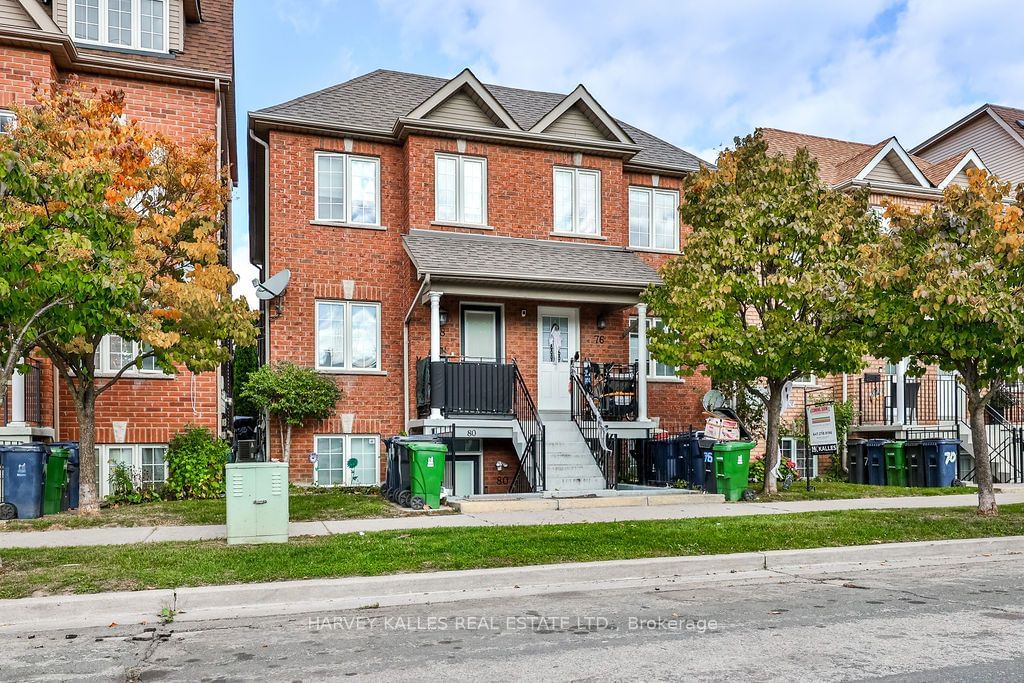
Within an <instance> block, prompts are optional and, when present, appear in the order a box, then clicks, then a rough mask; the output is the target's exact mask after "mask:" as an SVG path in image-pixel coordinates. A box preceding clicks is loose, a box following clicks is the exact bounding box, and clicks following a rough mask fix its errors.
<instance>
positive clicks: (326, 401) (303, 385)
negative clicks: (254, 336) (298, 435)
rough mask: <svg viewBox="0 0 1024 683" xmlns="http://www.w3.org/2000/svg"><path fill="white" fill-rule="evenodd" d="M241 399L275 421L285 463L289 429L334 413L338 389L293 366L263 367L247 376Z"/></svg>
mask: <svg viewBox="0 0 1024 683" xmlns="http://www.w3.org/2000/svg"><path fill="white" fill-rule="evenodd" d="M242 398H244V399H246V400H248V401H251V402H252V405H253V406H255V407H256V408H257V409H258V410H261V411H263V410H265V411H267V414H268V415H269V416H270V417H272V418H275V419H276V420H277V426H278V436H279V437H280V439H281V453H282V456H283V458H284V461H285V462H289V459H290V457H291V448H292V427H299V428H301V427H304V426H305V423H306V420H323V419H326V418H328V417H330V416H331V415H333V414H334V407H335V405H336V404H337V402H338V401H339V400H340V399H341V390H340V389H338V385H337V384H335V383H334V380H332V379H331V378H329V377H324V376H323V375H318V374H317V373H316V371H315V370H313V369H312V368H304V367H301V366H298V365H295V364H294V363H287V362H283V363H278V364H276V365H264V366H262V367H260V368H259V369H258V370H256V371H254V372H252V373H251V374H250V375H249V379H248V380H247V381H246V383H245V387H244V388H243V389H242Z"/></svg>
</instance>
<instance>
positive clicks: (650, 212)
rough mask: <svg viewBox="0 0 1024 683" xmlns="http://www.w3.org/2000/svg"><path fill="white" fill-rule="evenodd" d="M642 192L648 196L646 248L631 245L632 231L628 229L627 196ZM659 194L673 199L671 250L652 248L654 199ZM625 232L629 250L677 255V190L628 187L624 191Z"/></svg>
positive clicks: (637, 186)
mask: <svg viewBox="0 0 1024 683" xmlns="http://www.w3.org/2000/svg"><path fill="white" fill-rule="evenodd" d="M634 191H636V192H644V193H646V194H647V195H649V200H648V202H647V231H648V232H647V242H648V246H646V247H645V246H641V245H638V244H633V231H632V230H630V229H629V225H628V223H629V194H630V193H631V192H634ZM659 194H668V195H672V196H673V197H674V198H675V204H676V210H675V226H674V229H673V231H672V238H673V243H674V246H673V247H672V248H671V249H666V248H664V247H656V246H654V211H655V209H654V197H655V196H656V195H659ZM626 223H627V226H626V230H627V232H628V233H629V237H628V239H629V248H630V249H634V250H636V251H653V252H657V253H662V254H678V253H679V190H670V189H667V188H663V187H643V186H640V185H630V186H629V187H628V188H627V190H626Z"/></svg>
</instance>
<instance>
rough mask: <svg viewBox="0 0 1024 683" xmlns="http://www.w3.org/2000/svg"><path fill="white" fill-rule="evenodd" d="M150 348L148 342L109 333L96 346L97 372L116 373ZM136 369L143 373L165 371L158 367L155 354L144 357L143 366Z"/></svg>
mask: <svg viewBox="0 0 1024 683" xmlns="http://www.w3.org/2000/svg"><path fill="white" fill-rule="evenodd" d="M150 349H151V347H150V346H149V345H148V344H140V343H139V342H135V341H129V340H127V339H122V338H121V337H119V336H117V335H116V334H108V335H106V336H105V337H103V339H102V341H100V345H99V346H98V347H97V348H96V372H98V373H101V374H113V373H116V372H118V371H119V370H121V368H123V367H125V366H126V365H131V364H133V363H134V362H135V359H137V358H138V357H139V356H140V355H142V354H143V353H146V352H148V351H149V350H150ZM134 371H135V372H137V373H141V374H156V375H162V374H163V371H162V370H161V369H160V368H159V367H157V364H156V358H154V357H153V356H147V357H146V358H143V359H142V365H141V367H138V368H135V369H134ZM127 372H133V370H132V369H129V370H127Z"/></svg>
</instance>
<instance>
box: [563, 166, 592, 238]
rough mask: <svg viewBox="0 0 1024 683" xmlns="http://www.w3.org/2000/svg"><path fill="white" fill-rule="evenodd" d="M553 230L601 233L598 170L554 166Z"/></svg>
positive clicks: (590, 233) (582, 233)
mask: <svg viewBox="0 0 1024 683" xmlns="http://www.w3.org/2000/svg"><path fill="white" fill-rule="evenodd" d="M554 206H555V232H564V233H575V234H579V235H599V234H601V173H600V171H587V170H584V169H582V168H557V167H556V168H555V188H554Z"/></svg>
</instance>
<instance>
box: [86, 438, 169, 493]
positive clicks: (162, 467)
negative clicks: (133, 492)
mask: <svg viewBox="0 0 1024 683" xmlns="http://www.w3.org/2000/svg"><path fill="white" fill-rule="evenodd" d="M96 448H97V457H96V485H97V486H98V487H99V493H100V495H101V496H109V495H110V494H111V493H113V492H114V487H113V486H112V483H113V482H112V479H113V478H114V474H115V473H116V472H117V470H118V468H119V467H120V468H121V470H122V471H123V473H124V474H125V475H127V477H128V478H129V479H130V480H131V485H132V487H133V488H136V489H140V488H143V489H160V487H162V486H163V485H164V483H165V482H166V481H167V461H166V455H167V446H166V445H164V444H108V445H99V444H97V447H96ZM125 483H127V482H125Z"/></svg>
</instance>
